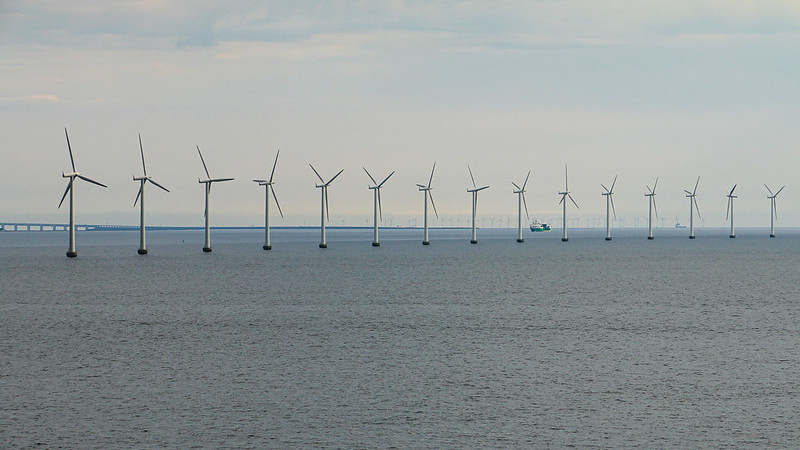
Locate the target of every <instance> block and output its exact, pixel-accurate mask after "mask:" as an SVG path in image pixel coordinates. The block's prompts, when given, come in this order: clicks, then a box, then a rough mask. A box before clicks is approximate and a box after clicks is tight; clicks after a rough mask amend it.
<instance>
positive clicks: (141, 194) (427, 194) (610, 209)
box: [3, 128, 786, 257]
mask: <svg viewBox="0 0 800 450" xmlns="http://www.w3.org/2000/svg"><path fill="white" fill-rule="evenodd" d="M64 131H65V134H66V128H65V130H64ZM66 140H67V150H68V152H69V155H70V162H71V164H72V168H73V172H71V173H70V174H66V173H63V174H62V177H68V178H70V182H69V184H68V186H67V190H66V191H65V192H64V195H63V196H62V198H61V203H63V201H64V199H65V198H66V196H67V194H70V213H69V219H70V222H69V225H68V227H67V226H65V227H64V228H65V229H68V230H69V248H68V251H67V256H69V257H75V256H77V252H76V250H75V245H76V244H75V232H76V225H75V223H74V210H73V207H72V198H73V196H72V195H71V193H72V191H73V183H74V178H80V179H83V180H85V181H88V182H90V183H93V184H97V185H100V186H102V187H107V186H106V185H103V184H101V183H98V182H96V181H94V180H91V179H89V178H87V177H85V176H83V175H81V174H80V173H78V172H75V163H74V159H73V156H72V147H71V145H70V142H69V135H68V134H66ZM196 149H197V153H198V155H199V157H200V161H201V163H202V165H203V170H204V171H205V174H206V179H198V182H199V183H200V184H204V185H205V209H204V219H205V242H204V245H203V251H204V252H206V253H210V252H211V243H210V242H211V241H210V230H211V227H210V222H209V198H210V193H211V184H212V183H215V182H223V181H233V180H234V178H233V177H226V178H212V177H211V175H210V173H209V171H208V166H207V165H206V162H205V159H204V158H203V154H202V152H201V151H200V147H199V146H196ZM139 152H140V155H141V161H142V170H143V174H144V175H143V176H141V177H136V176H134V177H133V180H134V181H139V182H140V187H139V191H138V193H137V194H136V200H135V201H134V206H136V204H137V202H139V200H140V199H141V203H140V225H139V235H140V243H139V249H138V253H139V254H140V255H147V254H148V250H147V248H146V245H145V209H144V199H145V185H146V183H147V182H150V183H152V184H154V185H155V186H157V187H159V188H161V189H162V190H164V191H166V192H170V191H169V190H168V189H166V188H165V187H163V186H162V185H161V184H159V183H157V182H156V181H154V180H153V178H152V177H150V176H148V175H147V167H146V164H145V158H144V148H143V146H142V138H141V134H139ZM279 156H280V151H278V152H276V154H275V159H274V161H273V163H272V169H271V171H270V177H269V179H254V180H253V181H254V182H256V183H258V184H259V186H265V206H264V238H265V240H264V245H263V246H262V247H263V249H264V250H271V249H272V244H271V242H272V241H271V235H270V221H269V204H270V202H269V200H270V194H272V198H273V199H274V200H275V204H276V206H277V208H278V211H279V213H280V216H281V217H282V218H283V217H284V215H283V210H282V209H281V207H280V204H279V203H278V198H277V195H276V194H275V191H274V180H273V178H274V176H275V169H276V167H277V163H278V157H279ZM309 167H310V168H311V170H312V171H313V173H314V175H316V177H317V178H318V179H319V181H320V183H321V184H316V185H315V187H316V188H317V189H320V195H321V197H320V202H321V203H320V227H319V230H320V243H319V247H320V248H327V247H328V243H327V233H326V224H327V222H329V221H330V211H329V205H328V187H329V186H330V184H331V183H332V182H333V181H334V180H335V179H337V178H338V177H339V176H340V175H341V174H342V173H343V172H344V169H341V170H340V171H339V172H337V173H336V174H335V175H334V176H333V177H331V178H330V179H329V180H328V181H325V179H324V178H323V177H322V176H321V175H320V174H319V172H318V171H317V170H316V169H315V168H314V166H313V165H311V164H309ZM362 168H363V170H364V172H365V173H366V174H367V176H368V178H369V180H370V181H371V182H372V185H370V186H368V187H369V190H370V191H372V192H373V208H372V216H373V217H372V228H373V240H372V246H373V247H378V246H380V241H379V239H378V233H379V229H380V225H381V223H382V222H383V207H382V202H381V195H380V190H381V188H382V187H383V185H384V184H385V183H386V182H387V181H388V180H389V178H391V177H392V175H394V174H395V171H392V172H391V173H390V174H389V175H387V176H386V177H385V178H384V179H383V180H382V181H381V182H380V183H378V182H377V180H376V179H375V178H374V177H373V176H372V174H370V172H369V171H368V170H367V169H366V168H364V167H362ZM435 170H436V163H435V162H434V164H433V167H432V168H431V173H430V177H429V179H428V184H419V183H418V184H417V185H416V187H417V190H419V191H420V192H423V194H424V207H423V231H424V237H423V244H424V245H430V241H429V238H428V229H429V227H428V201H429V200H430V203H431V206H432V207H433V210H434V214H435V215H436V217H437V218H438V212H437V210H436V205H435V203H434V202H433V196H432V194H431V190H432V189H433V188H432V185H433V176H434V173H435ZM467 171H468V173H469V180H470V182H471V184H472V187H471V188H467V192H468V193H469V194H471V196H472V214H471V221H470V224H471V231H472V235H471V238H470V243H471V244H477V243H478V239H477V230H478V228H479V227H478V224H477V220H478V219H477V205H478V193H479V192H481V191H483V190H485V189H488V188H489V185H486V186H481V187H478V185H477V184H476V182H475V176H474V174H473V172H472V168H471V167H470V166H469V165H467ZM529 178H530V172H528V174H527V175H526V177H525V181H524V182H523V184H522V186H521V187H520V186H519V185H517V184H516V183H514V182H512V183H511V184H512V186H513V187H514V188H515V189H513V190H512V193H514V194H517V230H518V233H517V237H516V241H517V242H518V243H523V242H524V239H523V238H522V206H523V205H524V206H525V213H526V217H528V218H529V217H530V215H529V212H528V207H527V201H526V200H525V187H526V186H527V183H528V179H529ZM617 179H618V175H615V176H614V180H613V181H612V183H611V187H610V188H607V187H606V186H605V185H603V184H602V183H601V184H600V186H601V187H602V189H603V192H602V196H603V197H605V200H606V201H605V203H606V208H605V209H606V214H605V224H606V227H605V228H606V233H605V240H606V241H611V240H612V238H611V214H612V213H613V214H614V218H615V219H616V207H615V206H614V201H613V198H612V195H613V194H614V187H615V186H616V184H617ZM658 181H659V179H658V177H656V179H655V182H654V183H653V187H652V188H650V186H649V185H646V186H645V187H646V188H647V192H646V193H645V194H644V196H645V197H646V198H647V199H648V215H647V230H648V233H647V239H648V240H653V239H654V235H653V229H654V216H655V219H656V220H658V208H657V206H656V201H655V198H656V189H657V187H658ZM699 183H700V177H698V178H697V180H696V182H695V186H694V189H693V190H692V191H688V190H684V191H683V192H684V193H685V195H686V197H687V198H689V238H690V239H695V237H696V236H695V231H694V230H695V226H694V213H695V211H697V215H698V218H699V217H700V213H699V208H698V206H697V199H696V196H697V188H698V186H699ZM737 186H738V184H735V185H734V186H733V188H732V189H731V190H730V192H729V193H728V194H727V198H728V204H727V210H726V217H725V218H726V220H730V235H729V236H730V237H731V238H733V237H736V235H735V232H734V220H733V219H734V199H736V198H738V196H736V195H733V193H734V191H735V190H736V187H737ZM764 186H765V187H766V188H767V191H768V192H769V193H770V195H769V196H768V197H767V198H768V199H769V200H770V232H769V237H775V232H774V224H775V218H776V216H777V214H776V208H775V198H776V197H777V195H778V194H779V193H780V192H781V191H783V189H784V188H785V187H786V186H785V185H784V186H782V187H781V188H780V189H779V190H778V191H777V192H776V193H774V194H773V193H772V191H771V190H770V189H769V187H768V186H767V185H766V184H764ZM558 195H560V196H561V200H560V201H559V205H561V207H562V215H561V223H562V238H561V240H562V242H568V241H569V238H568V236H567V223H568V222H567V199H569V201H571V202H572V203H573V204H574V206H575V207H576V208H579V207H578V204H577V202H575V200H574V199H573V198H572V194H571V192H570V190H569V172H568V167H567V165H565V166H564V190H563V191H559V192H558ZM61 203H59V207H60V206H61ZM509 224H510V221H509ZM675 227H676V228H680V225H679V222H678V223H676V225H675ZM39 228H40V229H42V228H43V226H40V227H39ZM51 228H52V229H54V230H55V229H57V228H58V227H57V226H51ZM84 228H87V227H86V226H84ZM5 229H6V228H5V226H4V227H3V230H5ZM28 229H30V226H28ZM15 230H16V227H15ZM531 231H534V227H533V225H532V226H531Z"/></svg>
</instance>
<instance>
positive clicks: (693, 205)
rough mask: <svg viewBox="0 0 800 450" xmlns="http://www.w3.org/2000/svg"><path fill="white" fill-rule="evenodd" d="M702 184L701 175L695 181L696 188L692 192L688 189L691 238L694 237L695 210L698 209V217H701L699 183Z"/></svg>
mask: <svg viewBox="0 0 800 450" xmlns="http://www.w3.org/2000/svg"><path fill="white" fill-rule="evenodd" d="M699 184H700V177H697V182H695V183H694V190H693V191H692V192H689V191H687V190H686V189H684V190H683V192H686V197H688V198H689V239H694V210H695V209H697V218H700V207H699V206H697V185H699Z"/></svg>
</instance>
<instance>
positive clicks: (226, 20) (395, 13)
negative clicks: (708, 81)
mask: <svg viewBox="0 0 800 450" xmlns="http://www.w3.org/2000/svg"><path fill="white" fill-rule="evenodd" d="M0 23H1V24H2V25H3V28H4V29H5V32H3V33H0V38H2V39H3V40H5V41H9V42H14V41H18V42H22V41H24V42H30V41H33V42H40V43H46V44H48V45H54V46H63V45H73V44H75V43H78V44H79V45H81V46H91V45H93V44H94V45H101V44H102V42H98V41H97V39H96V38H97V37H104V39H105V40H106V41H107V40H108V37H109V36H116V37H118V38H121V40H123V41H124V40H127V41H129V43H130V46H131V47H134V48H147V47H148V46H154V47H161V46H162V45H163V44H164V42H165V40H166V41H169V42H171V43H172V45H173V46H175V47H178V48H181V47H208V46H214V45H218V44H219V43H223V42H287V41H295V42H298V41H309V40H311V39H312V38H313V37H314V36H317V35H333V34H339V35H350V34H358V35H363V34H367V33H381V32H389V33H395V32H396V33H400V32H402V33H407V34H416V33H418V34H420V35H421V36H429V35H431V34H436V33H443V34H448V35H451V36H453V39H454V40H457V41H459V44H458V45H452V44H451V45H449V47H450V48H453V49H456V50H459V51H461V50H463V51H475V50H481V51H485V50H487V49H498V50H507V49H518V48H541V47H542V46H570V45H577V46H594V45H600V46H605V45H609V44H615V45H621V44H626V45H640V44H642V43H643V42H653V41H659V40H665V39H669V38H672V37H676V36H683V35H701V36H702V35H726V34H738V35H741V34H773V33H776V32H783V33H786V32H797V31H800V4H798V3H797V2H795V1H788V0H765V1H759V2H729V1H722V0H705V1H696V0H675V1H672V2H661V1H655V0H636V1H618V2H597V1H593V0H577V1H571V2H554V1H533V2H531V1H516V0H505V1H497V2H478V1H455V0H447V1H435V2H423V1H411V0H405V1H404V0H394V1H388V2H363V1H356V0H339V1H325V2H320V1H311V0H297V1H291V2H289V1H267V2H261V1H240V2H236V3H235V4H233V6H231V4H229V3H225V4H220V3H219V2H214V1H207V0H195V1H184V0H172V1H170V0H136V1H83V2H80V3H78V4H74V3H73V2H58V1H45V0H39V1H28V2H17V3H12V4H10V5H8V4H7V5H5V6H4V7H3V11H2V12H0ZM118 41H119V39H118V40H117V41H115V42H118ZM118 45H120V46H123V47H124V44H118Z"/></svg>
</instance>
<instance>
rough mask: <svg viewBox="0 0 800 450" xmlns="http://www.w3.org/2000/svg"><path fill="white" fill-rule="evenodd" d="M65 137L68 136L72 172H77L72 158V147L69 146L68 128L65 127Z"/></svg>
mask: <svg viewBox="0 0 800 450" xmlns="http://www.w3.org/2000/svg"><path fill="white" fill-rule="evenodd" d="M64 135H66V136H67V150H69V162H70V163H71V164H72V171H73V172H77V170H76V169H75V159H73V158H72V146H71V145H70V144H69V133H67V128H66V127H64Z"/></svg>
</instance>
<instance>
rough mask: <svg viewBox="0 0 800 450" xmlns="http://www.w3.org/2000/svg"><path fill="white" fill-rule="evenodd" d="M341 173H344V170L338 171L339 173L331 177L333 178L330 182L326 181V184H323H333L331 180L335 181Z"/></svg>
mask: <svg viewBox="0 0 800 450" xmlns="http://www.w3.org/2000/svg"><path fill="white" fill-rule="evenodd" d="M342 172H344V169H342V170H340V171H339V173H337V174H336V175H334V176H333V178H331V179H330V180H328V182H327V183H325V184H331V183H333V180H335V179H336V177H338V176H339V175H341V174H342Z"/></svg>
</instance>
